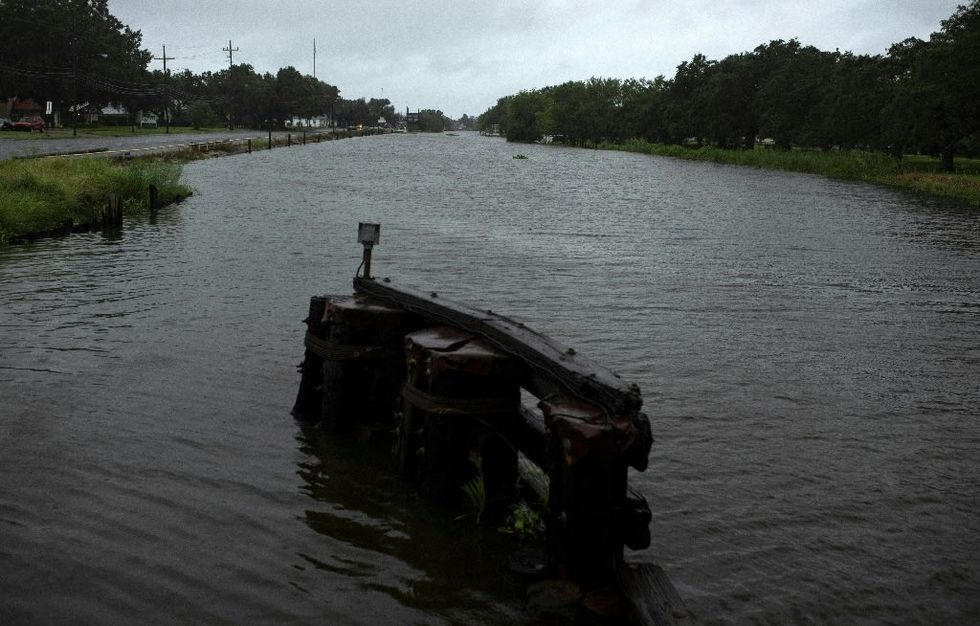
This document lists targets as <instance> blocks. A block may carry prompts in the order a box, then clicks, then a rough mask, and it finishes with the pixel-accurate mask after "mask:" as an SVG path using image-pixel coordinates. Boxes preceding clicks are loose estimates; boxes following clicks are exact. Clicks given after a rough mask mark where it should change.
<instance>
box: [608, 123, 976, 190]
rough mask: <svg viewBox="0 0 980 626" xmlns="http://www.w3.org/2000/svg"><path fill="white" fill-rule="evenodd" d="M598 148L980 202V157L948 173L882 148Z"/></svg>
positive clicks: (635, 144)
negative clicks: (789, 173)
mask: <svg viewBox="0 0 980 626" xmlns="http://www.w3.org/2000/svg"><path fill="white" fill-rule="evenodd" d="M598 147H599V148H600V149H605V150H625V151H627V152H639V153H642V154H653V155H659V156H668V157H676V158H681V159H688V160H694V161H711V162H714V163H725V164H730V165H746V166H750V167H758V168H763V169H772V170H784V171H791V172H803V173H809V174H820V175H823V176H829V177H832V178H839V179H843V180H856V181H863V182H870V183H877V184H884V185H891V186H894V187H901V188H904V189H912V190H915V191H920V192H925V193H930V194H933V195H940V196H946V197H953V198H961V199H964V200H966V201H968V202H970V203H971V204H974V205H977V206H980V159H960V160H959V161H958V166H959V173H956V174H947V173H942V172H939V171H937V170H938V167H939V160H938V159H935V158H930V157H922V156H915V157H910V158H907V159H904V160H901V161H900V160H898V159H896V158H894V157H892V156H890V155H887V154H884V153H881V152H870V151H860V150H846V151H843V150H829V151H824V150H802V149H799V150H770V149H764V148H756V149H755V150H738V149H725V148H718V147H714V146H702V147H700V148H694V147H686V146H678V145H672V144H659V143H650V142H648V141H643V140H637V139H634V140H630V141H627V142H625V143H621V144H614V143H600V144H599V145H598Z"/></svg>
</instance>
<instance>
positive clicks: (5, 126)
mask: <svg viewBox="0 0 980 626" xmlns="http://www.w3.org/2000/svg"><path fill="white" fill-rule="evenodd" d="M13 127H14V123H13V122H11V121H10V120H8V119H7V118H5V117H0V130H11V129H13Z"/></svg>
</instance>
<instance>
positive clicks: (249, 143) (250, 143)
mask: <svg viewBox="0 0 980 626" xmlns="http://www.w3.org/2000/svg"><path fill="white" fill-rule="evenodd" d="M248 153H249V154H252V138H251V137H249V138H248Z"/></svg>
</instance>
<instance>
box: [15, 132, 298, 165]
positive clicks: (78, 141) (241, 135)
mask: <svg viewBox="0 0 980 626" xmlns="http://www.w3.org/2000/svg"><path fill="white" fill-rule="evenodd" d="M8 132H9V131H8ZM272 134H273V136H275V137H284V136H285V135H286V132H285V131H282V132H274V133H272ZM298 135H302V131H299V133H297V132H296V131H293V137H294V138H295V137H297V136H298ZM268 136H269V133H268V131H265V132H263V131H259V130H236V131H222V132H217V133H198V134H179V135H178V134H172V135H134V136H132V137H93V136H91V135H85V136H78V137H70V138H66V139H42V138H40V137H38V138H36V139H32V140H27V139H19V140H18V139H12V138H10V136H9V135H8V134H7V133H0V160H3V159H9V158H10V157H14V156H29V155H36V154H65V153H74V152H90V151H106V150H122V151H126V150H131V151H133V152H137V151H139V152H162V151H165V150H167V149H171V148H174V147H178V146H180V145H182V144H189V143H195V142H201V141H220V140H223V139H239V140H245V139H247V138H249V137H252V138H253V139H266V138H267V137H268Z"/></svg>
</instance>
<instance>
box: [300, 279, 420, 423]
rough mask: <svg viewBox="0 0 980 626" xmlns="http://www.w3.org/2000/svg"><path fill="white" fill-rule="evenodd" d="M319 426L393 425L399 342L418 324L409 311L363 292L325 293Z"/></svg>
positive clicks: (401, 370)
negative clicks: (371, 297) (339, 295)
mask: <svg viewBox="0 0 980 626" xmlns="http://www.w3.org/2000/svg"><path fill="white" fill-rule="evenodd" d="M324 321H325V324H326V328H325V336H324V342H323V343H322V344H320V345H319V346H317V347H318V349H319V350H320V355H321V356H322V357H323V362H322V363H323V364H322V371H323V393H322V399H323V401H322V411H321V416H320V426H321V428H323V429H324V430H327V431H330V432H346V431H349V430H351V429H352V428H353V427H354V425H355V424H356V423H357V422H362V423H372V422H373V423H379V422H380V423H382V424H384V425H385V427H386V428H388V429H392V428H393V426H394V423H393V418H394V413H395V408H396V400H397V398H398V393H399V391H400V386H401V381H402V380H404V378H405V361H404V359H403V358H402V350H403V348H402V345H403V342H404V337H405V335H406V333H408V332H409V331H410V330H412V329H413V328H414V327H416V326H417V322H416V321H415V317H414V316H412V315H410V314H409V313H408V312H407V311H405V310H403V309H401V308H399V307H393V306H390V305H386V304H382V303H379V302H377V301H372V300H371V299H369V298H366V297H364V296H352V297H345V298H338V297H334V298H329V299H328V300H327V304H326V309H325V313H324Z"/></svg>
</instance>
